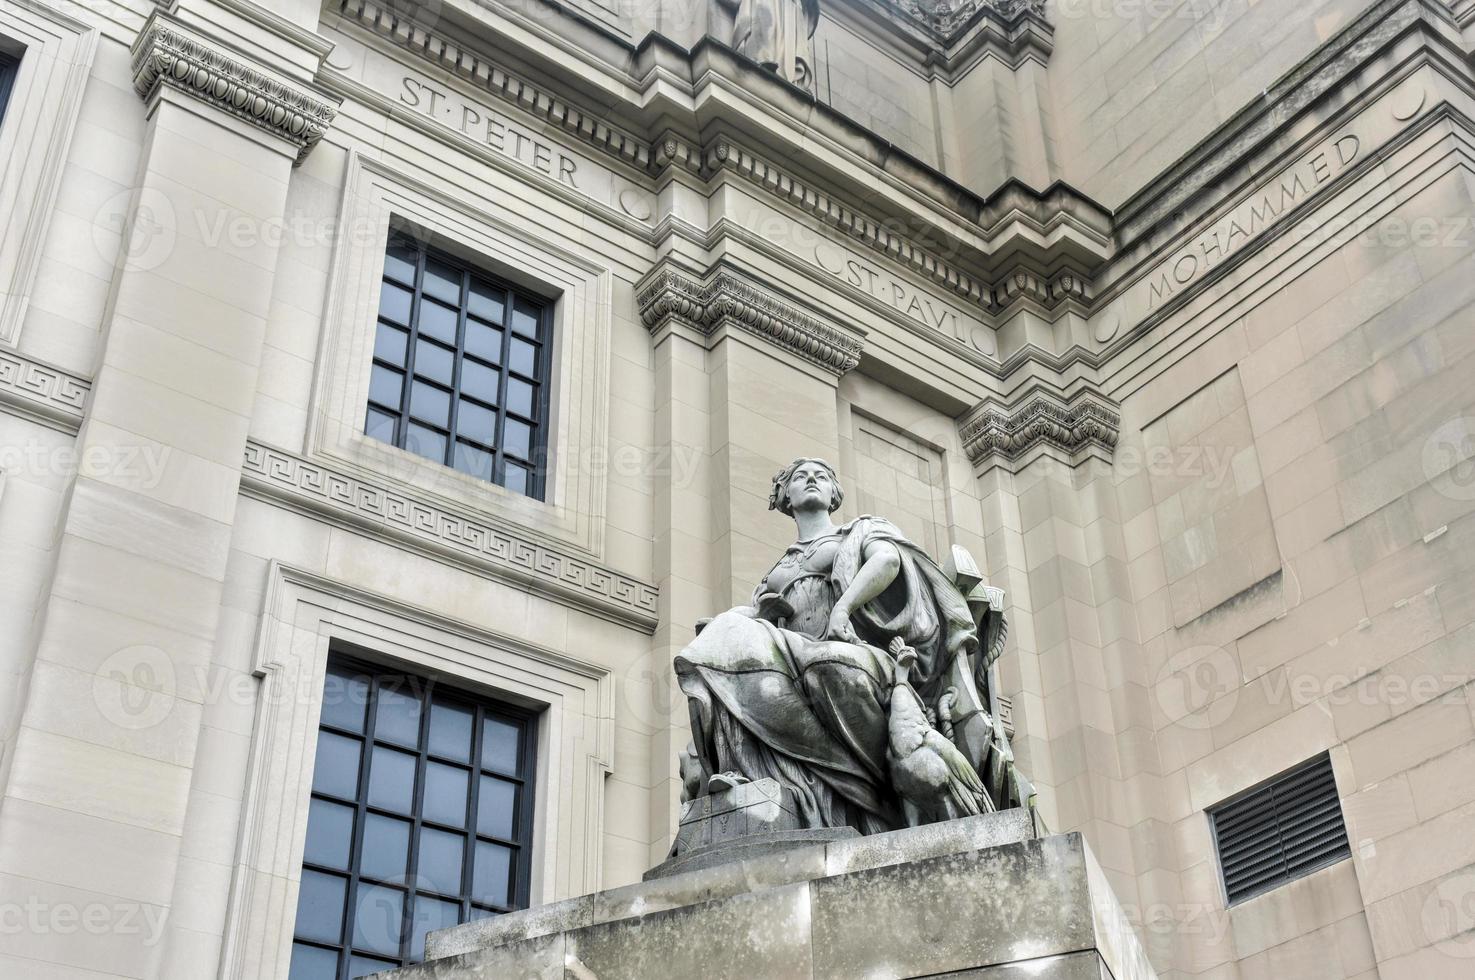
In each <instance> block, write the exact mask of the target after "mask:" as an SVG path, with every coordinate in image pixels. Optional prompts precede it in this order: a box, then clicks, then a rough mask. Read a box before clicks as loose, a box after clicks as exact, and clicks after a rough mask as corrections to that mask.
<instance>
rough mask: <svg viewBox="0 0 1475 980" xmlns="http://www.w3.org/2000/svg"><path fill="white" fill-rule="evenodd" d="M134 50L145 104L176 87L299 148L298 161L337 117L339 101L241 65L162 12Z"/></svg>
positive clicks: (136, 78) (155, 15) (236, 58)
mask: <svg viewBox="0 0 1475 980" xmlns="http://www.w3.org/2000/svg"><path fill="white" fill-rule="evenodd" d="M131 50H132V53H133V88H134V90H135V91H137V92H138V94H139V96H140V97H142V98H143V99H144V101H145V102H149V101H152V100H153V99H154V98H155V97H156V96H157V95H158V93H159V91H160V89H161V88H162V87H165V86H167V87H169V88H172V89H174V90H175V91H177V92H181V93H183V94H185V95H188V96H191V97H193V98H196V99H199V100H200V101H202V102H205V103H207V104H209V105H212V106H215V107H216V108H217V109H220V110H221V111H223V112H227V113H229V114H231V115H233V116H236V117H237V118H240V119H244V120H245V121H246V122H249V123H251V124H252V125H253V126H256V127H257V128H259V129H263V130H265V131H266V132H268V133H271V134H272V135H273V136H276V137H278V138H279V139H282V140H285V141H286V142H288V143H290V144H291V145H293V146H295V147H297V163H301V162H302V161H303V160H304V159H306V158H307V155H308V154H309V153H311V152H312V148H313V147H314V146H316V145H317V143H318V140H320V139H322V138H323V134H324V133H326V132H327V131H328V127H329V126H331V125H332V124H333V117H334V116H336V115H337V114H338V106H339V104H340V100H338V99H335V98H334V97H333V96H331V95H328V94H326V93H323V92H319V91H318V90H316V89H313V88H311V87H308V86H305V85H302V84H299V83H294V82H291V81H288V80H287V79H284V78H282V77H280V76H278V75H276V74H274V73H272V72H269V71H267V70H266V69H264V68H261V67H259V66H255V65H251V64H249V63H247V62H245V61H242V60H241V59H240V57H239V56H238V55H236V54H234V53H227V52H226V51H225V50H224V49H222V48H221V47H219V46H217V45H216V44H214V43H213V42H211V41H209V40H207V39H206V38H203V37H201V36H200V35H199V34H197V33H195V32H194V31H191V30H190V29H189V28H187V27H184V26H183V25H181V24H179V23H178V22H176V21H175V20H173V18H171V17H170V16H169V15H168V14H167V13H164V12H163V11H157V10H156V11H155V12H154V13H153V14H151V15H150V16H149V19H148V21H147V22H145V24H144V27H143V30H142V31H140V32H139V34H138V37H137V38H136V39H135V40H134V42H133V47H132V49H131Z"/></svg>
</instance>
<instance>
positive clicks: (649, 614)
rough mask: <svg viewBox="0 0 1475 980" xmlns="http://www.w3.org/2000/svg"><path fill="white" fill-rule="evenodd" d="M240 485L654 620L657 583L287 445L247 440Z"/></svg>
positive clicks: (620, 613) (520, 581)
mask: <svg viewBox="0 0 1475 980" xmlns="http://www.w3.org/2000/svg"><path fill="white" fill-rule="evenodd" d="M241 492H242V493H245V494H247V495H248V496H252V497H256V498H258V499H261V500H265V501H268V502H270V503H275V504H280V505H282V506H285V507H288V508H290V509H292V510H296V511H299V512H303V513H306V514H309V515H310V516H313V517H318V518H321V519H326V520H328V521H331V522H333V523H336V524H341V525H344V526H347V527H351V528H353V529H354V530H357V531H361V532H364V533H367V534H369V535H372V536H374V537H379V538H383V539H385V540H388V541H390V542H392V543H394V544H395V545H397V546H405V545H409V546H411V547H413V548H415V549H416V550H419V551H422V552H424V553H426V554H429V555H430V556H432V557H435V558H437V559H440V560H448V561H451V562H452V563H454V564H457V565H461V566H463V567H467V568H470V569H472V570H474V571H479V572H482V573H485V574H487V575H489V576H491V577H493V578H498V579H502V580H504V581H507V582H511V583H513V584H514V585H516V586H518V587H520V588H524V589H527V590H528V591H530V592H533V593H535V594H537V595H541V596H544V597H545V598H549V599H552V600H554V601H555V602H560V603H563V604H564V605H568V606H571V607H573V608H575V609H578V610H580V611H582V612H587V613H591V614H593V615H596V616H600V617H601V618H604V619H609V620H612V621H614V622H618V623H621V624H623V625H627V626H632V627H634V628H636V629H640V630H642V631H644V632H647V633H649V632H652V631H654V629H655V627H656V623H657V607H656V603H657V599H658V598H659V594H660V593H659V589H658V588H657V587H656V586H655V585H652V584H650V583H647V582H643V581H641V580H639V579H637V578H634V577H632V576H629V575H625V574H623V573H621V572H617V571H615V570H614V569H611V568H608V567H605V566H603V565H599V564H596V563H594V562H591V561H588V560H586V559H583V558H578V557H575V556H573V555H570V554H567V553H565V552H563V551H561V550H559V549H557V548H555V547H552V546H550V545H548V544H546V543H544V542H541V541H534V540H531V539H528V538H523V537H520V536H518V535H516V534H513V533H511V532H509V531H507V530H506V529H503V528H500V527H492V526H491V525H489V524H487V523H485V522H482V521H477V520H474V519H472V518H469V517H465V516H463V515H461V514H458V513H456V512H454V511H452V510H448V509H447V508H444V507H440V506H436V505H434V504H429V503H426V502H425V501H423V500H418V499H416V498H415V497H413V496H412V495H410V494H409V493H406V492H403V491H400V490H396V489H391V488H390V487H387V486H384V485H381V484H378V483H375V482H372V481H370V480H366V479H363V478H361V477H358V476H353V475H350V474H348V473H343V472H338V471H335V470H332V469H330V468H328V467H326V466H323V465H321V464H318V463H314V462H310V461H308V460H306V459H303V458H302V457H301V456H298V455H296V454H293V453H289V452H287V451H286V450H283V449H277V448H274V447H272V446H267V445H264V444H262V443H258V442H254V441H252V442H248V443H247V444H246V454H245V460H244V463H243V466H242V472H241Z"/></svg>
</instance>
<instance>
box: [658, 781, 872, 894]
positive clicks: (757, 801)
mask: <svg viewBox="0 0 1475 980" xmlns="http://www.w3.org/2000/svg"><path fill="white" fill-rule="evenodd" d="M791 796H792V794H791V791H787V790H785V789H783V788H782V787H781V786H780V785H779V783H778V780H776V779H759V780H756V781H754V782H751V783H744V784H742V785H741V786H734V787H733V788H732V789H729V790H726V791H724V792H721V793H713V794H709V795H707V796H700V797H698V798H697V799H695V800H692V801H691V802H689V803H687V804H686V809H685V810H684V811H683V812H682V814H681V823H680V825H679V827H678V828H677V831H676V841H675V843H673V844H672V845H671V853H670V854H669V855H667V858H666V860H665V861H662V862H661V863H660V864H658V865H656V866H655V867H654V868H651V869H650V870H649V871H647V872H646V873H645V879H646V880H647V881H649V880H650V879H652V878H664V877H666V876H667V875H673V874H678V873H680V872H683V871H698V870H700V869H702V868H710V867H712V866H714V865H718V864H725V863H726V862H728V861H738V860H745V859H748V858H757V857H763V856H765V855H768V854H778V853H779V852H781V851H787V850H790V849H791V848H795V847H812V846H814V845H816V844H827V843H829V842H830V841H837V840H844V839H845V838H847V837H858V836H860V835H859V834H858V833H857V832H856V831H855V829H854V828H851V827H835V828H823V829H819V830H812V829H805V828H802V827H801V826H800V823H799V813H798V808H797V807H796V806H795V804H794V801H793V799H792V798H791Z"/></svg>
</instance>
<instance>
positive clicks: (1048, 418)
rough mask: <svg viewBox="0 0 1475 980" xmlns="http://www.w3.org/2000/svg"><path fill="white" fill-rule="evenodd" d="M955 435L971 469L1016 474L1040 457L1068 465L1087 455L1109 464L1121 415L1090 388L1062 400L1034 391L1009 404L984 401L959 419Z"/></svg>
mask: <svg viewBox="0 0 1475 980" xmlns="http://www.w3.org/2000/svg"><path fill="white" fill-rule="evenodd" d="M959 432H960V434H961V435H962V438H963V449H964V450H965V451H966V452H967V453H968V458H969V459H970V460H972V461H973V464H974V466H976V467H978V468H979V469H981V470H987V469H990V468H992V467H994V466H1002V467H1004V468H1005V469H1006V470H1008V471H1009V472H1011V473H1014V472H1018V471H1019V470H1020V469H1022V468H1023V467H1024V466H1026V465H1027V464H1028V463H1029V462H1030V461H1031V460H1033V459H1036V458H1038V457H1039V456H1052V457H1054V458H1056V459H1059V460H1061V461H1062V462H1065V463H1069V464H1070V465H1072V466H1074V465H1076V464H1078V463H1080V462H1082V461H1083V460H1085V459H1086V458H1087V457H1088V456H1095V457H1097V458H1099V459H1104V460H1107V461H1110V460H1111V457H1112V452H1113V451H1114V450H1115V448H1116V444H1117V439H1118V437H1119V436H1120V435H1121V416H1119V415H1118V414H1117V413H1116V405H1115V403H1113V402H1112V401H1111V400H1110V399H1109V398H1107V397H1106V396H1105V395H1103V394H1101V393H1099V392H1096V391H1092V390H1090V389H1084V390H1081V391H1078V392H1077V393H1076V394H1074V395H1071V396H1070V397H1069V398H1066V397H1062V396H1060V395H1057V394H1054V393H1053V392H1050V391H1046V390H1044V389H1040V388H1032V389H1030V390H1027V391H1025V392H1024V393H1023V394H1022V395H1021V396H1020V397H1018V398H1015V399H1014V400H1013V401H1011V402H1007V403H1005V402H999V401H995V400H994V399H985V400H984V401H983V402H981V403H979V404H978V405H976V406H975V407H974V408H973V409H972V410H971V411H969V412H968V413H967V414H966V415H964V416H963V418H962V420H961V422H960V423H959Z"/></svg>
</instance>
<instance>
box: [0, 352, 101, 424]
mask: <svg viewBox="0 0 1475 980" xmlns="http://www.w3.org/2000/svg"><path fill="white" fill-rule="evenodd" d="M91 390H92V382H90V381H88V380H87V379H85V378H79V377H77V376H76V375H74V374H68V373H67V372H66V371H63V370H62V369H61V368H56V367H52V366H51V365H49V364H43V363H41V362H40V361H33V360H31V359H30V358H28V357H25V356H24V355H22V354H19V353H16V352H15V351H10V350H0V404H4V405H5V406H7V407H9V408H11V409H14V410H15V412H16V414H20V415H24V416H26V417H27V418H31V419H34V420H36V421H38V422H41V423H43V424H45V425H49V426H51V427H52V428H56V429H62V430H63V431H66V432H76V431H77V429H78V428H80V427H81V425H82V413H83V411H84V410H85V409H86V407H87V393H88V392H89V391H91Z"/></svg>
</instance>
